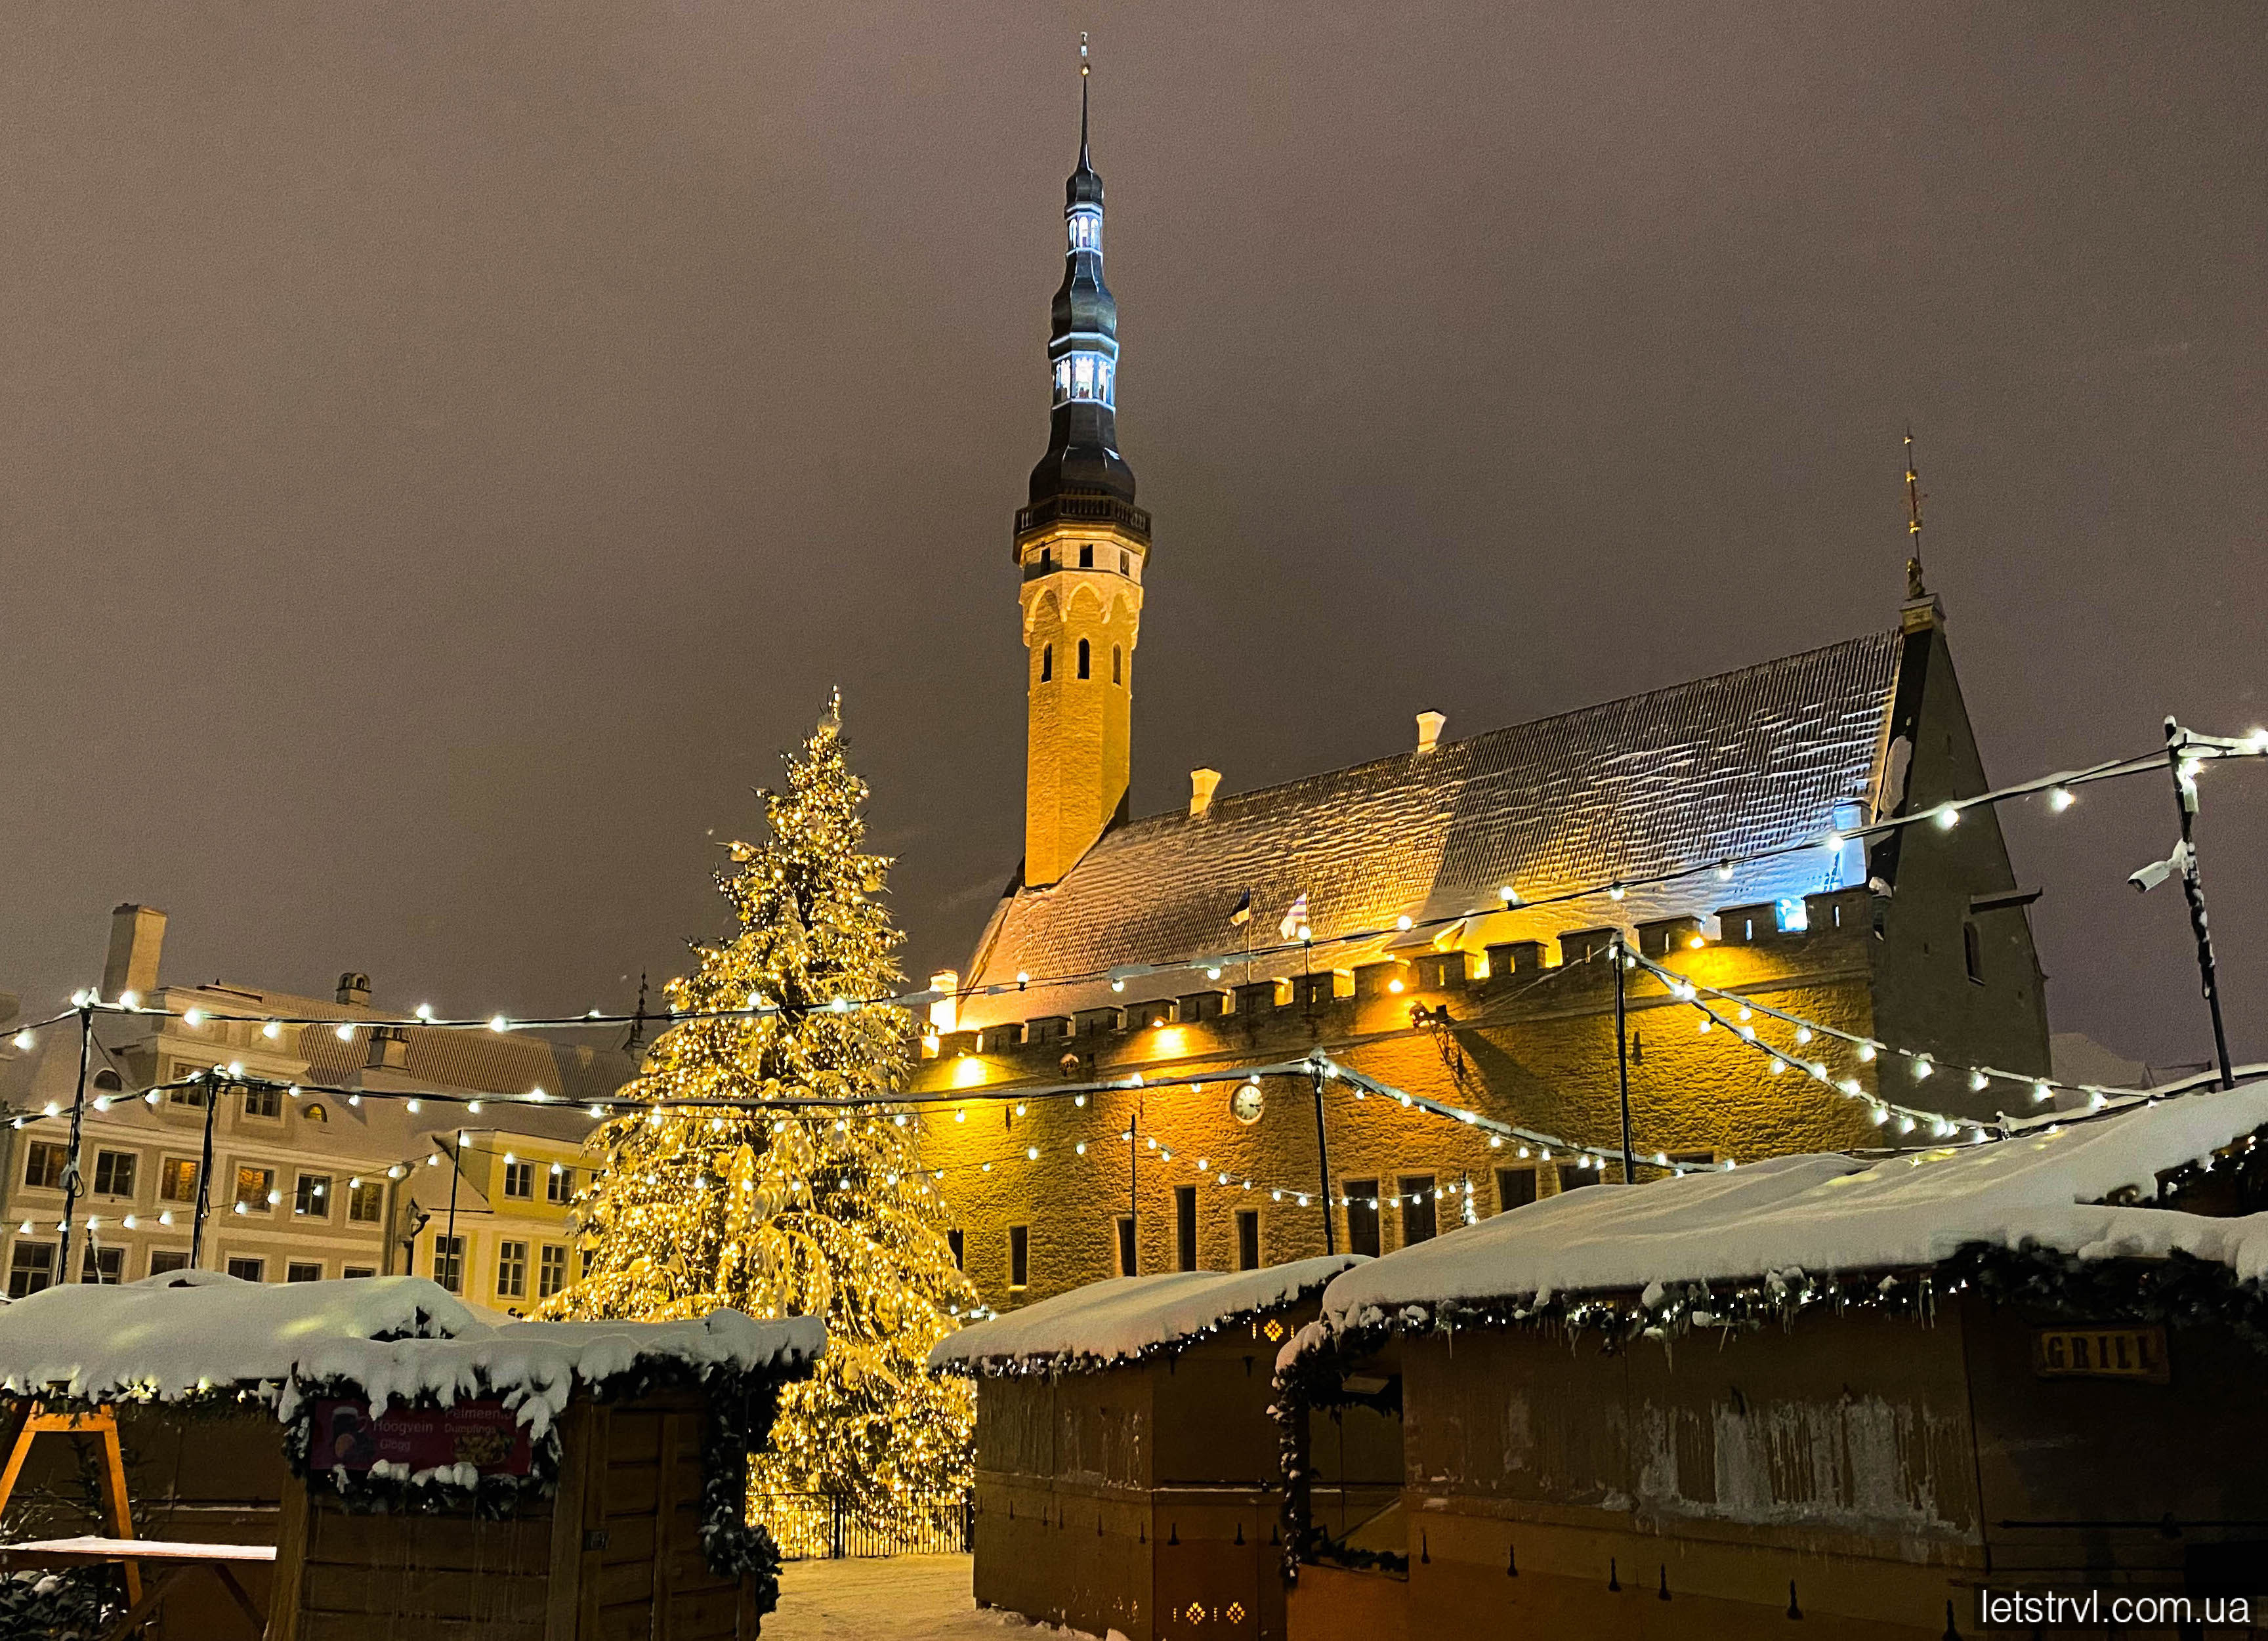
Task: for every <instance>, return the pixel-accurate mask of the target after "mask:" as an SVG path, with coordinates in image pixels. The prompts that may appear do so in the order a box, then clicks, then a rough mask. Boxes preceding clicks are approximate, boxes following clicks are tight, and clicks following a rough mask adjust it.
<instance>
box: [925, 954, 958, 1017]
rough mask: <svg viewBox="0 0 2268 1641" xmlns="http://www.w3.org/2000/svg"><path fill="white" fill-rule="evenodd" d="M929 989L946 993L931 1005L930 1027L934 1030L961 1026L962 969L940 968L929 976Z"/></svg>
mask: <svg viewBox="0 0 2268 1641" xmlns="http://www.w3.org/2000/svg"><path fill="white" fill-rule="evenodd" d="M929 989H930V990H932V991H942V992H944V993H945V994H946V995H945V996H944V997H939V999H938V1000H937V1001H936V1002H934V1003H932V1004H930V1005H929V1028H930V1029H931V1030H932V1031H933V1032H951V1031H958V1030H959V1029H960V1028H961V997H960V992H961V971H960V970H958V969H954V968H940V969H939V970H938V971H937V973H935V974H934V975H931V976H930V977H929Z"/></svg>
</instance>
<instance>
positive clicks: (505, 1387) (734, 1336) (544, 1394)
mask: <svg viewBox="0 0 2268 1641" xmlns="http://www.w3.org/2000/svg"><path fill="white" fill-rule="evenodd" d="M826 1349H827V1324H826V1322H825V1321H823V1320H821V1318H819V1317H816V1316H792V1317H789V1318H788V1319H786V1320H785V1321H770V1322H760V1321H756V1320H755V1319H754V1318H753V1317H749V1316H744V1315H742V1314H740V1312H738V1311H717V1312H713V1313H711V1314H710V1315H709V1316H707V1317H704V1318H703V1319H701V1320H700V1321H667V1322H627V1321H605V1322H504V1323H502V1324H500V1325H497V1326H496V1327H492V1328H489V1329H487V1330H486V1331H484V1332H482V1333H477V1334H471V1335H467V1336H460V1337H458V1338H454V1339H394V1340H367V1339H339V1340H332V1341H328V1342H325V1343H320V1344H319V1345H317V1346H315V1347H314V1348H313V1349H311V1350H308V1351H306V1353H305V1354H304V1355H303V1356H302V1357H301V1358H300V1359H299V1362H298V1374H297V1378H298V1381H299V1382H301V1383H304V1384H338V1383H345V1384H350V1385H353V1386H355V1387H357V1388H358V1389H360V1391H361V1392H362V1394H363V1395H364V1396H365V1399H367V1400H368V1401H369V1402H370V1403H371V1405H372V1407H373V1408H376V1407H379V1406H382V1405H383V1404H384V1403H385V1402H387V1401H388V1400H389V1399H391V1400H394V1401H399V1402H403V1403H405V1404H408V1405H415V1404H416V1403H417V1402H420V1401H422V1400H423V1399H425V1398H428V1397H430V1398H431V1399H432V1400H433V1401H434V1402H438V1403H439V1404H440V1405H441V1406H443V1407H446V1406H448V1405H449V1404H450V1403H451V1402H454V1401H455V1400H456V1398H457V1397H459V1396H460V1395H462V1396H473V1395H480V1394H488V1393H491V1392H502V1393H504V1396H505V1400H506V1402H507V1403H508V1404H509V1405H511V1406H513V1407H516V1408H519V1409H523V1410H522V1412H521V1414H520V1423H521V1424H526V1425H527V1426H528V1427H529V1429H530V1430H531V1431H532V1432H533V1433H534V1434H535V1435H537V1436H541V1435H542V1434H543V1432H544V1431H546V1430H548V1429H549V1427H550V1424H551V1421H552V1419H553V1418H555V1417H556V1416H557V1415H558V1414H560V1413H561V1412H563V1410H564V1409H565V1408H566V1406H567V1399H568V1397H569V1396H571V1394H573V1393H574V1390H575V1387H576V1386H577V1385H578V1383H579V1384H583V1385H595V1384H599V1383H601V1382H603V1381H604V1380H609V1379H612V1378H614V1377H615V1376H616V1375H617V1374H621V1373H627V1372H630V1371H631V1370H632V1369H634V1368H637V1367H640V1366H643V1365H648V1364H652V1363H661V1362H666V1363H673V1364H676V1365H681V1366H684V1367H687V1368H690V1369H692V1370H693V1371H694V1372H695V1373H696V1374H698V1375H701V1376H703V1377H705V1376H706V1375H707V1374H708V1373H709V1372H712V1371H719V1370H721V1371H723V1372H730V1373H736V1374H746V1373H755V1372H760V1371H761V1370H763V1369H765V1368H771V1369H775V1370H777V1373H778V1376H779V1377H781V1378H790V1377H794V1376H795V1375H796V1374H797V1373H799V1372H800V1370H801V1369H803V1368H805V1367H806V1366H808V1365H810V1364H812V1363H814V1362H815V1361H817V1360H818V1359H819V1358H820V1357H821V1355H822V1354H823V1353H824V1352H825V1350H826ZM286 1410H287V1412H288V1408H287V1409H286Z"/></svg>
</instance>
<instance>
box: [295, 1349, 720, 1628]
mask: <svg viewBox="0 0 2268 1641" xmlns="http://www.w3.org/2000/svg"><path fill="white" fill-rule="evenodd" d="M706 1417H707V1416H706V1410H705V1409H704V1407H703V1404H702V1402H701V1401H700V1399H699V1398H698V1397H697V1396H696V1395H692V1394H687V1395H684V1396H681V1397H672V1398H666V1399H665V1398H656V1399H653V1400H652V1401H648V1402H639V1403H635V1404H631V1405H629V1406H624V1407H619V1408H615V1407H606V1406H600V1405H595V1404H593V1403H591V1402H586V1401H578V1402H575V1403H573V1404H572V1405H571V1407H570V1408H569V1409H568V1413H567V1416H566V1418H565V1420H564V1421H563V1424H562V1427H561V1432H560V1433H561V1441H562V1450H561V1455H562V1456H561V1471H560V1477H559V1490H558V1494H557V1496H556V1498H554V1499H551V1500H535V1501H530V1502H529V1503H528V1504H527V1505H526V1506H525V1507H524V1508H523V1509H522V1510H521V1512H519V1514H518V1515H516V1516H513V1517H512V1518H510V1519H508V1520H478V1519H475V1518H472V1517H468V1516H385V1515H368V1514H354V1513H350V1512H347V1511H345V1510H343V1509H342V1508H341V1507H340V1506H339V1505H336V1504H335V1503H333V1502H331V1501H329V1500H328V1499H326V1498H324V1497H323V1495H322V1493H321V1491H320V1484H319V1486H318V1488H317V1489H316V1490H309V1489H305V1488H300V1489H295V1490H294V1494H293V1497H292V1499H291V1502H290V1503H288V1504H287V1506H286V1509H285V1512H284V1532H283V1542H282V1544H281V1546H280V1547H279V1554H278V1556H277V1588H276V1605H275V1607H273V1608H271V1609H270V1610H271V1614H272V1616H271V1618H270V1620H269V1641H632V1638H633V1637H635V1641H753V1637H755V1634H756V1614H755V1601H754V1597H753V1595H752V1593H750V1592H749V1591H748V1590H747V1587H746V1586H745V1585H744V1584H743V1583H742V1582H740V1581H739V1580H734V1579H728V1578H719V1577H718V1575H717V1574H715V1573H714V1572H712V1571H710V1569H709V1564H708V1561H707V1559H706V1557H705V1556H704V1555H703V1551H702V1548H701V1461H702V1441H703V1431H704V1428H705V1420H706ZM311 1493H312V1497H311Z"/></svg>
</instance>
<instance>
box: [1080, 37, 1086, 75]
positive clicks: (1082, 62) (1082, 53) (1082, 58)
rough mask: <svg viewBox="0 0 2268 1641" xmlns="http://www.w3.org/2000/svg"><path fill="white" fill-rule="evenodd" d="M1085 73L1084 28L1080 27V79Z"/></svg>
mask: <svg viewBox="0 0 2268 1641" xmlns="http://www.w3.org/2000/svg"><path fill="white" fill-rule="evenodd" d="M1086 75H1087V61H1086V30H1085V29H1081V30H1079V78H1081V79H1085V78H1086Z"/></svg>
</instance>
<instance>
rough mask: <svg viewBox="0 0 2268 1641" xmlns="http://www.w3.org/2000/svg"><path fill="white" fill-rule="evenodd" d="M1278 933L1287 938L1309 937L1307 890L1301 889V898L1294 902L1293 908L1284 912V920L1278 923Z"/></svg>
mask: <svg viewBox="0 0 2268 1641" xmlns="http://www.w3.org/2000/svg"><path fill="white" fill-rule="evenodd" d="M1276 930H1277V932H1278V934H1281V935H1282V936H1283V937H1284V938H1285V939H1286V940H1289V939H1292V938H1299V939H1302V940H1304V939H1306V938H1307V891H1306V890H1305V889H1302V890H1300V898H1299V899H1298V900H1296V901H1292V909H1291V910H1290V911H1287V912H1285V914H1284V921H1283V922H1282V923H1280V924H1277V925H1276Z"/></svg>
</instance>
